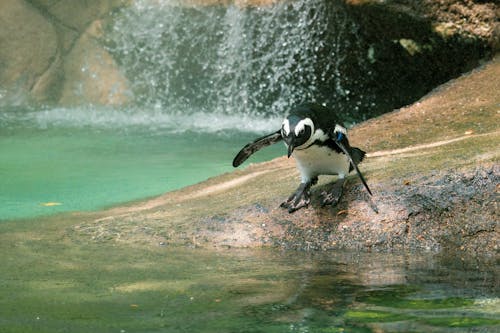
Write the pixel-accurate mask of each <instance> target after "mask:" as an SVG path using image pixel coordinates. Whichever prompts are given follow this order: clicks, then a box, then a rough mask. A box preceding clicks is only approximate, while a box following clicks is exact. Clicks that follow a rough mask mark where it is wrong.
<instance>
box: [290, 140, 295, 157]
mask: <svg viewBox="0 0 500 333" xmlns="http://www.w3.org/2000/svg"><path fill="white" fill-rule="evenodd" d="M294 149H295V145H294V144H293V142H290V143H289V144H288V158H290V156H292V153H293V150H294Z"/></svg>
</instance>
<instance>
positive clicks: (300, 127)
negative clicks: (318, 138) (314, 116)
mask: <svg viewBox="0 0 500 333" xmlns="http://www.w3.org/2000/svg"><path fill="white" fill-rule="evenodd" d="M306 126H309V127H310V128H311V133H312V132H314V124H313V122H312V120H311V119H310V118H304V119H302V120H301V121H299V122H298V124H297V126H295V135H297V136H298V135H299V134H300V132H301V131H305V129H306Z"/></svg>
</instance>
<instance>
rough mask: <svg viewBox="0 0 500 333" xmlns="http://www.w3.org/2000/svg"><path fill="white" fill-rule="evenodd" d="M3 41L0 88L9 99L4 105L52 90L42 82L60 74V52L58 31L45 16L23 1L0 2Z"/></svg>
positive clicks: (1, 36)
mask: <svg viewBox="0 0 500 333" xmlns="http://www.w3.org/2000/svg"><path fill="white" fill-rule="evenodd" d="M0 43H1V44H0V45H1V47H0V88H3V90H5V91H7V93H6V94H5V95H6V96H7V98H9V100H4V101H2V100H0V105H1V104H11V105H12V104H19V103H21V102H22V101H23V99H24V98H25V97H26V96H29V95H30V92H31V91H32V90H34V91H35V96H33V97H35V98H36V97H38V96H43V95H44V94H45V93H47V92H49V91H50V86H49V85H48V84H38V81H39V79H40V77H43V76H45V77H47V76H51V75H55V76H57V75H59V74H60V71H59V70H60V66H58V64H60V62H59V59H60V58H59V57H60V54H59V52H58V46H57V43H58V42H57V32H56V30H55V28H54V26H53V25H52V24H50V23H49V22H48V21H47V20H46V18H45V17H44V16H43V15H41V14H40V13H39V12H38V11H37V10H36V9H35V8H33V7H32V6H30V5H28V4H27V3H26V1H23V0H5V1H2V2H0ZM45 80H48V79H47V78H46V79H45ZM49 81H50V80H49Z"/></svg>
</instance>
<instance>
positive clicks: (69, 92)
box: [60, 20, 130, 105]
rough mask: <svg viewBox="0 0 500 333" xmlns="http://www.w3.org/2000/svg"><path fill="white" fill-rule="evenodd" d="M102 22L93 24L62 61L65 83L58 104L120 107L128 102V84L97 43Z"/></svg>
mask: <svg viewBox="0 0 500 333" xmlns="http://www.w3.org/2000/svg"><path fill="white" fill-rule="evenodd" d="M101 25H102V22H101V21H100V20H96V21H94V22H93V23H92V24H91V25H90V26H89V27H88V29H87V30H86V31H85V33H83V34H82V36H81V37H80V38H79V39H78V41H77V42H76V43H75V45H74V47H73V49H72V50H71V52H70V53H69V54H68V55H67V57H66V59H65V61H64V72H65V82H64V87H63V89H62V94H61V99H60V103H62V104H65V105H75V104H83V103H93V104H101V105H122V104H124V103H126V102H128V100H129V99H130V95H129V90H128V83H127V79H126V78H125V76H124V75H123V74H122V73H121V72H120V70H119V69H118V66H117V64H116V62H115V60H114V59H113V57H112V56H111V55H110V54H109V53H108V52H107V51H106V50H105V49H104V48H103V46H102V45H101V44H100V42H99V40H98V39H97V38H96V37H99V36H100V34H101V33H102V29H101Z"/></svg>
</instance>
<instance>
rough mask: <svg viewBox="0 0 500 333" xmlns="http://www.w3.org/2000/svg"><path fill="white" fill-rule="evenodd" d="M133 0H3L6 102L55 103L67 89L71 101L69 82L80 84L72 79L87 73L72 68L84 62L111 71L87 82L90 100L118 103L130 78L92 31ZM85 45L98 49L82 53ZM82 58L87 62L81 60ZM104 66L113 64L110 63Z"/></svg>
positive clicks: (0, 24) (0, 78) (0, 29)
mask: <svg viewBox="0 0 500 333" xmlns="http://www.w3.org/2000/svg"><path fill="white" fill-rule="evenodd" d="M128 2H129V1H125V0H107V1H97V0H93V1H84V2H83V1H76V2H75V1H68V0H64V1H50V0H38V1H30V2H28V1H24V0H6V1H2V2H1V3H0V41H1V48H0V105H17V104H26V102H27V101H28V102H29V101H36V102H40V103H55V102H57V101H59V99H60V97H61V93H62V92H64V95H63V97H64V99H63V100H64V101H68V100H70V99H71V98H70V97H69V96H70V94H69V93H68V91H69V90H68V89H69V88H68V86H72V87H74V86H78V83H77V82H72V80H80V79H82V76H73V77H72V76H69V75H68V73H73V74H74V71H73V72H72V70H74V69H75V68H76V67H78V66H79V67H80V68H82V67H83V66H84V65H86V66H87V67H89V68H92V69H93V72H92V74H91V75H94V76H96V77H100V78H102V77H103V76H106V79H105V80H100V81H99V82H98V83H97V84H96V83H94V84H93V85H91V84H89V83H88V82H87V81H85V82H84V84H83V87H81V88H82V89H83V91H84V92H87V93H89V100H85V102H91V103H101V104H113V105H114V104H119V103H123V102H124V101H126V100H127V98H125V97H124V95H125V92H124V91H125V90H126V88H123V87H124V85H126V80H124V79H123V76H122V75H121V74H120V73H119V71H118V70H117V66H116V64H115V62H114V60H113V59H112V58H111V56H109V54H108V53H107V52H106V51H105V50H104V49H103V48H102V46H101V45H100V44H99V43H98V42H97V41H96V40H92V41H91V40H89V35H91V32H90V31H92V30H93V29H95V27H96V26H97V25H99V22H100V20H99V19H100V18H101V17H102V16H104V15H105V14H107V13H109V12H110V11H111V10H113V9H114V8H117V7H119V6H123V5H124V4H126V3H128ZM76 41H78V43H76V44H75V42H76ZM75 47H77V49H76V50H75ZM83 50H84V51H85V54H91V53H92V54H91V55H90V56H88V57H85V56H81V55H78V56H77V52H82V51H83ZM67 56H70V58H69V59H67V58H66V57H67ZM76 61H81V62H82V63H80V64H79V65H78V64H76ZM92 62H95V63H92ZM104 66H110V67H109V68H108V69H104ZM68 71H69V72H68ZM83 79H85V76H84V77H83ZM105 85H106V86H105ZM91 87H93V89H90V88H91ZM96 89H102V91H96ZM75 100H76V98H75Z"/></svg>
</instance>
